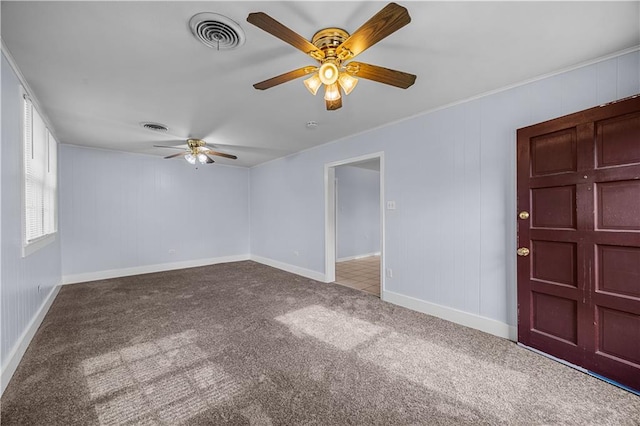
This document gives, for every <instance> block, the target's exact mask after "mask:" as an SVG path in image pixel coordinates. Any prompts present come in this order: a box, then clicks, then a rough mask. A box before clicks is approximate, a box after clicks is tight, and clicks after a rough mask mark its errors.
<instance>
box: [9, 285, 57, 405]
mask: <svg viewBox="0 0 640 426" xmlns="http://www.w3.org/2000/svg"><path fill="white" fill-rule="evenodd" d="M59 291H60V286H59V285H57V286H55V287H54V288H53V289H51V291H50V292H49V294H48V295H47V297H46V298H45V299H44V302H42V305H40V309H38V312H36V314H35V315H34V316H33V318H31V321H30V322H29V325H27V328H26V329H25V330H24V331H23V332H22V335H20V338H19V339H18V341H17V342H16V344H15V345H14V346H13V349H11V352H9V355H7V361H6V362H5V365H3V366H2V375H1V378H0V396H1V395H2V394H3V393H4V390H5V389H6V388H7V385H8V384H9V381H10V380H11V377H13V373H15V372H16V369H17V368H18V365H19V364H20V361H21V360H22V357H23V355H24V353H25V352H26V351H27V348H28V347H29V343H31V339H33V336H35V334H36V331H38V327H40V324H42V320H43V319H44V317H45V315H47V312H49V308H50V307H51V304H52V303H53V301H54V300H55V298H56V296H57V295H58V292H59Z"/></svg>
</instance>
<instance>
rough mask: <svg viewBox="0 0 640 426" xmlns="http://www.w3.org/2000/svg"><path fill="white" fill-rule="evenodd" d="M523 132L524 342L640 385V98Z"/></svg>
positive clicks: (520, 295) (520, 159) (520, 139)
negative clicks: (527, 250) (526, 214)
mask: <svg viewBox="0 0 640 426" xmlns="http://www.w3.org/2000/svg"><path fill="white" fill-rule="evenodd" d="M517 135H518V138H517V139H518V140H517V156H518V164H517V193H518V196H517V204H518V205H517V208H518V212H522V211H526V212H528V213H530V214H529V216H528V217H526V218H524V219H522V218H518V219H517V220H518V237H517V238H518V247H520V248H523V249H529V252H528V255H520V256H518V260H517V277H518V341H519V342H520V343H522V344H523V345H526V346H529V347H532V348H535V349H537V350H540V351H542V352H545V353H548V354H550V355H552V356H554V357H557V358H560V359H563V360H565V361H567V362H570V363H572V364H575V365H577V366H580V367H583V368H585V369H587V370H590V371H593V372H594V373H596V374H600V375H602V376H604V377H608V378H610V379H612V380H614V381H617V382H619V383H621V384H623V385H625V386H629V387H631V388H632V389H637V390H640V279H639V278H638V277H640V97H637V96H636V97H634V98H630V99H627V100H623V101H620V102H615V103H612V104H607V105H603V106H599V107H595V108H591V109H588V110H585V111H581V112H578V113H575V114H571V115H567V116H564V117H560V118H558V119H555V120H549V121H546V122H544V123H540V124H536V125H533V126H529V127H525V128H523V129H519V130H518V133H517ZM526 253H527V252H526V250H524V251H522V252H521V253H520V254H526Z"/></svg>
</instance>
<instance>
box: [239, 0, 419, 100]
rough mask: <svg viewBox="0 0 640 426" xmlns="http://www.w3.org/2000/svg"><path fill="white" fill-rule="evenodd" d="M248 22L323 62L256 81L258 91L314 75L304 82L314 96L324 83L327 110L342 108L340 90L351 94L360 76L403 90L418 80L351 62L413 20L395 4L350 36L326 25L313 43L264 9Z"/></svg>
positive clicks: (341, 30)
mask: <svg viewBox="0 0 640 426" xmlns="http://www.w3.org/2000/svg"><path fill="white" fill-rule="evenodd" d="M247 21H248V22H249V23H251V24H253V25H255V26H256V27H258V28H260V29H262V30H264V31H266V32H268V33H269V34H271V35H273V36H275V37H277V38H279V39H281V40H282V41H285V42H287V43H289V44H290V45H292V46H293V47H295V48H296V49H298V50H301V51H302V52H304V53H305V54H307V55H309V56H310V57H311V58H313V59H315V60H316V61H318V62H319V63H320V66H306V67H302V68H298V69H297V70H293V71H289V72H287V73H284V74H281V75H279V76H276V77H273V78H270V79H268V80H265V81H262V82H260V83H256V84H254V85H253V87H255V88H256V89H258V90H265V89H269V88H271V87H274V86H277V85H279V84H282V83H286V82H288V81H291V80H294V79H296V78H300V77H303V76H305V75H308V74H313V75H312V76H311V77H310V78H308V79H306V80H305V81H304V84H305V86H306V87H307V89H309V91H310V92H311V93H312V94H313V95H315V94H316V93H318V90H319V89H320V87H321V86H322V85H323V84H324V86H325V92H324V99H325V103H326V107H327V110H336V109H338V108H340V107H342V95H341V91H344V93H345V94H346V95H348V94H349V93H351V91H352V90H353V88H354V87H355V86H356V84H357V83H358V79H357V77H360V78H365V79H367V80H373V81H377V82H379V83H384V84H389V85H391V86H395V87H400V88H402V89H406V88H408V87H410V86H411V85H412V84H413V83H414V82H415V81H416V76H415V75H413V74H408V73H405V72H402V71H396V70H392V69H389V68H383V67H380V66H377V65H370V64H365V63H363V62H355V61H352V59H353V58H354V57H355V56H357V55H358V54H360V53H362V52H364V51H365V50H366V49H368V48H369V47H371V46H373V45H374V44H376V43H377V42H379V41H380V40H382V39H383V38H385V37H387V36H389V35H391V34H393V33H394V32H396V31H397V30H399V29H400V28H402V27H404V26H405V25H407V24H408V23H409V22H411V17H410V16H409V12H407V9H405V8H404V7H402V6H400V5H398V4H396V3H389V4H388V5H386V6H385V7H384V8H383V9H382V10H380V11H379V12H378V13H376V14H375V15H374V16H373V17H372V18H371V19H369V20H368V21H367V22H365V23H364V24H363V25H362V26H361V27H360V28H358V29H357V30H356V31H355V32H354V33H353V34H351V35H350V34H349V33H348V32H346V31H345V30H343V29H341V28H324V29H322V30H320V31H318V32H316V34H315V35H314V36H313V38H312V39H311V42H309V41H308V40H307V39H305V38H304V37H302V36H301V35H299V34H297V33H296V32H294V31H292V30H291V29H289V28H287V27H286V26H284V25H283V24H281V23H280V22H278V21H276V20H275V19H273V18H272V17H270V16H269V15H267V14H266V13H264V12H256V13H250V14H249V16H248V17H247ZM349 61H350V62H349Z"/></svg>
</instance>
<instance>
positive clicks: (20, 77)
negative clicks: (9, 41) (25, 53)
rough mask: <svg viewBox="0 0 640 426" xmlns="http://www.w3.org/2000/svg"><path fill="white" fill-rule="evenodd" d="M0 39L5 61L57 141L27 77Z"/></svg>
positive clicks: (0, 38)
mask: <svg viewBox="0 0 640 426" xmlns="http://www.w3.org/2000/svg"><path fill="white" fill-rule="evenodd" d="M0 41H1V42H2V53H3V54H4V57H5V58H6V60H7V62H9V65H10V66H11V68H12V69H13V72H14V73H15V74H16V77H18V80H19V81H20V84H21V85H22V88H23V89H24V91H25V93H26V94H27V96H29V98H30V99H31V103H32V104H33V107H34V108H35V109H37V110H38V112H39V113H40V115H41V116H42V121H44V124H45V126H46V127H47V128H48V129H49V131H50V132H51V134H53V137H54V139H55V140H56V141H57V140H58V138H56V136H55V134H56V132H55V131H54V127H53V126H51V122H50V121H49V118H48V117H47V116H46V115H45V114H44V113H43V111H44V110H43V109H42V108H41V107H40V102H39V101H38V98H37V97H36V96H35V95H34V94H33V90H31V86H29V83H27V79H26V78H25V77H24V74H22V71H20V68H18V65H17V63H16V61H15V59H13V55H12V54H11V51H10V50H9V48H8V47H7V45H6V44H5V42H4V39H2V37H0Z"/></svg>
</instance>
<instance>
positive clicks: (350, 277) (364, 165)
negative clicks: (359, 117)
mask: <svg viewBox="0 0 640 426" xmlns="http://www.w3.org/2000/svg"><path fill="white" fill-rule="evenodd" d="M383 200H384V164H383V153H375V154H370V155H366V156H361V157H356V158H351V159H347V160H343V161H339V162H334V163H330V164H327V165H325V206H326V212H325V220H326V223H325V262H326V263H325V277H326V279H325V281H326V282H335V283H337V284H340V285H344V286H347V287H351V288H355V289H357V290H361V291H364V292H366V293H368V294H371V295H374V296H377V297H383V294H384V292H383V289H384V283H383V281H384V274H383V273H382V271H384V209H383Z"/></svg>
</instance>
